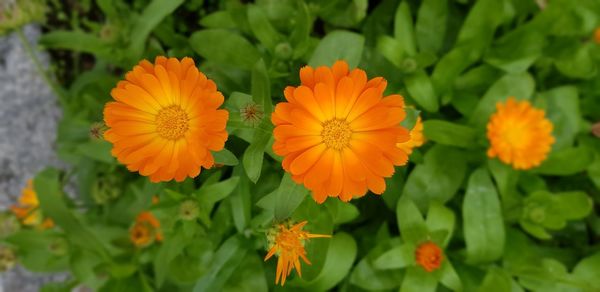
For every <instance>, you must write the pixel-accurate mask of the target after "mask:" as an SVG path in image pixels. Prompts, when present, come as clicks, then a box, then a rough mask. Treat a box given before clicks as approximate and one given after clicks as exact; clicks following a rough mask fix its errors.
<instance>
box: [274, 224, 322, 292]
mask: <svg viewBox="0 0 600 292" xmlns="http://www.w3.org/2000/svg"><path fill="white" fill-rule="evenodd" d="M306 223H307V221H302V222H300V223H298V224H295V225H292V224H278V225H277V226H276V227H275V230H273V231H272V232H270V233H271V234H270V235H269V237H270V238H269V241H270V243H269V244H270V249H269V252H268V253H267V255H266V256H265V261H267V260H268V259H270V258H271V257H272V256H273V255H277V273H276V275H275V284H279V280H280V279H281V286H283V285H284V284H285V279H286V278H287V276H289V275H290V273H291V272H292V270H293V269H296V271H297V272H298V275H299V276H300V277H302V269H301V267H300V258H302V260H303V261H304V262H305V263H306V264H309V265H310V261H309V260H308V258H306V250H305V249H304V241H306V240H308V239H309V238H317V237H331V236H330V235H324V234H311V233H308V232H306V231H304V230H302V228H304V225H306ZM289 226H291V227H289Z"/></svg>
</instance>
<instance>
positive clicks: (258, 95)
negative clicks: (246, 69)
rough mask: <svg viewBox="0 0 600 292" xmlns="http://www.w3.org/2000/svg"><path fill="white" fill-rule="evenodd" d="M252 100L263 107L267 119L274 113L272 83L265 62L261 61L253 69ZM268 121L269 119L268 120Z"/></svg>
mask: <svg viewBox="0 0 600 292" xmlns="http://www.w3.org/2000/svg"><path fill="white" fill-rule="evenodd" d="M251 85H252V100H253V101H254V102H255V103H256V104H258V105H260V106H261V108H262V110H263V112H264V113H265V116H266V117H269V116H270V115H271V112H272V111H273V103H272V100H271V82H270V80H269V73H268V72H267V67H266V66H265V62H264V61H263V60H262V59H260V60H258V62H256V64H255V65H254V68H252V83H251ZM266 120H268V118H267V119H266Z"/></svg>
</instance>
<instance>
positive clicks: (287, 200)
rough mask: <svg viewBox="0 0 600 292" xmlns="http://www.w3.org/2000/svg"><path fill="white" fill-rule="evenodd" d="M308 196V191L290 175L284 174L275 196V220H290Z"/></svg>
mask: <svg viewBox="0 0 600 292" xmlns="http://www.w3.org/2000/svg"><path fill="white" fill-rule="evenodd" d="M307 194H308V190H307V189H305V188H304V186H302V185H299V184H297V183H296V182H294V181H293V180H292V177H291V176H290V175H289V174H288V173H286V174H284V175H283V178H281V184H280V185H279V188H278V189H277V193H276V195H275V210H274V212H273V213H274V214H275V220H278V221H280V220H284V219H287V218H289V217H290V216H291V215H292V213H294V210H296V208H298V206H299V205H300V203H302V201H303V200H304V198H305V197H306V195H307Z"/></svg>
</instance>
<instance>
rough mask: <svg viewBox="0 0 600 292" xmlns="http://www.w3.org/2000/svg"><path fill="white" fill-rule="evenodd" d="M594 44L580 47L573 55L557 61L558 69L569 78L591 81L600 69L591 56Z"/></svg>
mask: <svg viewBox="0 0 600 292" xmlns="http://www.w3.org/2000/svg"><path fill="white" fill-rule="evenodd" d="M592 46H594V44H591V43H588V44H585V45H582V46H578V47H577V50H576V51H575V52H574V53H573V52H572V53H570V54H568V55H566V56H565V57H563V58H560V59H558V60H556V63H555V64H556V68H557V69H558V71H560V72H561V73H563V74H564V75H565V76H567V77H571V78H580V79H589V78H591V77H592V76H594V75H595V74H596V73H597V71H598V68H597V66H596V65H595V63H596V62H594V61H593V58H592V56H591V54H590V51H591V48H592Z"/></svg>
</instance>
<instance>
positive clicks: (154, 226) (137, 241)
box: [129, 211, 163, 247]
mask: <svg viewBox="0 0 600 292" xmlns="http://www.w3.org/2000/svg"><path fill="white" fill-rule="evenodd" d="M129 238H130V239H131V242H133V244H134V245H135V246H137V247H145V246H148V245H150V244H151V243H152V242H154V241H155V240H156V241H162V240H163V236H162V232H161V230H160V222H159V221H158V219H156V217H154V215H152V213H150V212H147V211H146V212H142V213H140V214H139V215H138V217H137V218H136V219H135V223H134V224H133V226H132V227H131V229H129Z"/></svg>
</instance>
